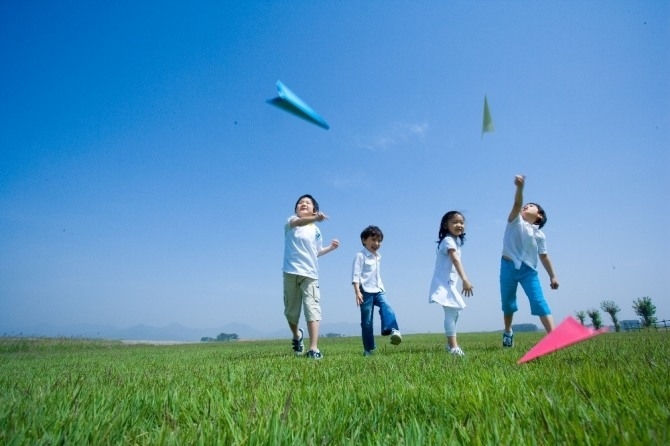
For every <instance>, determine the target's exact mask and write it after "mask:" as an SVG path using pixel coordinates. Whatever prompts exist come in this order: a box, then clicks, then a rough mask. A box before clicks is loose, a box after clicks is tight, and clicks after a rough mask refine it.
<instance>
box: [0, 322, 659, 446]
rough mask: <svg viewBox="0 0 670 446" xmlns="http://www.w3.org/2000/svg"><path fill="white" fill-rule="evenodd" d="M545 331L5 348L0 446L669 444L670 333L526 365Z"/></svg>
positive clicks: (586, 346) (0, 372)
mask: <svg viewBox="0 0 670 446" xmlns="http://www.w3.org/2000/svg"><path fill="white" fill-rule="evenodd" d="M541 336H542V335H541V334H539V333H532V334H530V333H529V334H525V333H518V334H517V335H516V336H515V338H516V339H515V341H516V346H515V347H514V348H513V349H503V348H502V347H500V335H499V334H494V333H484V334H467V333H466V334H462V335H460V336H459V341H460V344H461V346H462V347H463V349H464V350H465V352H466V354H467V356H466V357H463V358H457V357H451V356H449V355H447V354H446V353H445V352H444V341H443V336H441V335H437V334H426V335H405V336H404V340H403V343H402V344H401V345H399V346H397V347H394V346H391V345H388V344H387V342H388V339H387V338H385V339H382V338H378V350H377V352H376V353H375V356H372V357H363V356H362V347H361V341H360V339H359V338H357V337H356V338H330V339H328V338H326V339H323V340H321V341H320V345H319V346H320V347H321V350H322V351H323V352H324V359H322V360H321V361H314V360H308V359H306V358H296V357H293V356H292V352H291V347H290V341H288V340H284V341H253V342H230V343H206V344H187V345H169V346H152V345H124V344H121V343H117V342H107V341H87V340H70V339H40V340H26V339H2V340H0V444H3V445H23V444H30V445H36V444H77V445H79V444H95V445H101V444H123V445H126V444H151V445H154V444H173V445H184V444H202V445H213V444H219V445H272V444H276V445H294V444H296V445H301V444H306V445H331V444H332V445H341V444H351V445H401V444H404V445H423V444H439V445H443V444H491V445H511V444H514V445H524V444H529V445H532V444H549V445H556V444H570V445H573V444H585V445H588V444H592V445H603V444H612V445H614V444H617V445H619V444H626V445H635V444H641V445H642V444H649V445H651V444H653V445H657V444H670V433H669V432H670V387H669V386H670V332H667V331H658V332H657V331H650V332H640V333H608V334H604V335H601V336H598V337H596V338H594V339H591V340H589V341H587V342H584V343H581V344H577V345H574V346H572V347H569V348H567V349H564V350H561V351H559V352H556V353H554V354H552V355H549V356H546V357H543V358H540V359H538V360H535V361H532V362H530V363H527V364H523V365H517V364H516V362H517V360H518V359H519V358H520V357H521V356H522V355H523V353H525V352H526V351H527V350H528V349H530V347H531V346H532V345H534V343H535V342H537V341H538V340H539V339H540V337H541Z"/></svg>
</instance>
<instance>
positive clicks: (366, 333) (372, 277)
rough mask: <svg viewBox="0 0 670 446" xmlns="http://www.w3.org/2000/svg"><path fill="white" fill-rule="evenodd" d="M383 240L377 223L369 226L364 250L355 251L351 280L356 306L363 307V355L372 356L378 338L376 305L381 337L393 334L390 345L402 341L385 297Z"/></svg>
mask: <svg viewBox="0 0 670 446" xmlns="http://www.w3.org/2000/svg"><path fill="white" fill-rule="evenodd" d="M382 240H384V234H383V233H382V230H381V229H379V228H378V227H377V226H368V227H367V228H365V229H364V230H363V232H361V242H362V243H363V246H364V247H365V249H363V250H362V251H360V252H359V253H357V254H356V257H355V258H354V264H353V272H352V279H351V282H352V284H353V286H354V294H355V296H356V305H357V306H358V307H360V309H361V333H362V337H363V348H364V349H365V350H364V352H363V354H364V355H365V356H369V355H371V354H372V352H373V351H374V350H375V348H376V345H375V337H374V330H373V324H372V316H373V311H374V307H375V306H377V307H379V316H380V318H381V324H382V326H381V328H382V336H388V335H391V344H393V345H398V344H400V342H402V335H401V334H400V331H399V330H398V322H397V321H396V318H395V313H394V312H393V309H392V308H391V305H389V303H388V301H387V300H386V294H385V292H384V283H383V282H382V277H381V271H380V265H379V263H380V261H381V258H382V256H381V254H379V252H378V251H379V248H380V247H381V245H382Z"/></svg>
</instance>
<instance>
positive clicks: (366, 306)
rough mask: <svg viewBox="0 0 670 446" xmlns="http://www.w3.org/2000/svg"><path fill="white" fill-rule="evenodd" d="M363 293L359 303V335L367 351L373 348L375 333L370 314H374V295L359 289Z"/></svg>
mask: <svg viewBox="0 0 670 446" xmlns="http://www.w3.org/2000/svg"><path fill="white" fill-rule="evenodd" d="M361 293H362V294H363V303H361V306H360V308H361V337H362V338H363V348H364V349H365V351H367V352H371V351H372V350H374V349H375V334H374V326H373V324H372V316H373V314H374V312H373V311H374V301H375V300H374V297H375V295H374V294H372V293H366V292H365V291H363V290H361Z"/></svg>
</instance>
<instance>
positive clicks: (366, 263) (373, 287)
mask: <svg viewBox="0 0 670 446" xmlns="http://www.w3.org/2000/svg"><path fill="white" fill-rule="evenodd" d="M381 259H382V255H381V254H379V253H377V254H376V255H375V254H373V253H371V252H370V251H369V250H368V249H367V248H363V250H362V251H360V252H358V253H356V257H355V258H354V265H353V267H352V273H351V283H358V284H359V285H360V286H361V287H363V290H365V292H366V293H379V292H382V291H384V283H383V282H382V274H381V270H380V267H381V265H380V262H381Z"/></svg>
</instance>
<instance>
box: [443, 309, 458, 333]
mask: <svg viewBox="0 0 670 446" xmlns="http://www.w3.org/2000/svg"><path fill="white" fill-rule="evenodd" d="M442 308H444V333H445V334H446V335H447V336H456V322H458V314H459V312H460V310H458V309H457V308H452V307H442Z"/></svg>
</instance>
